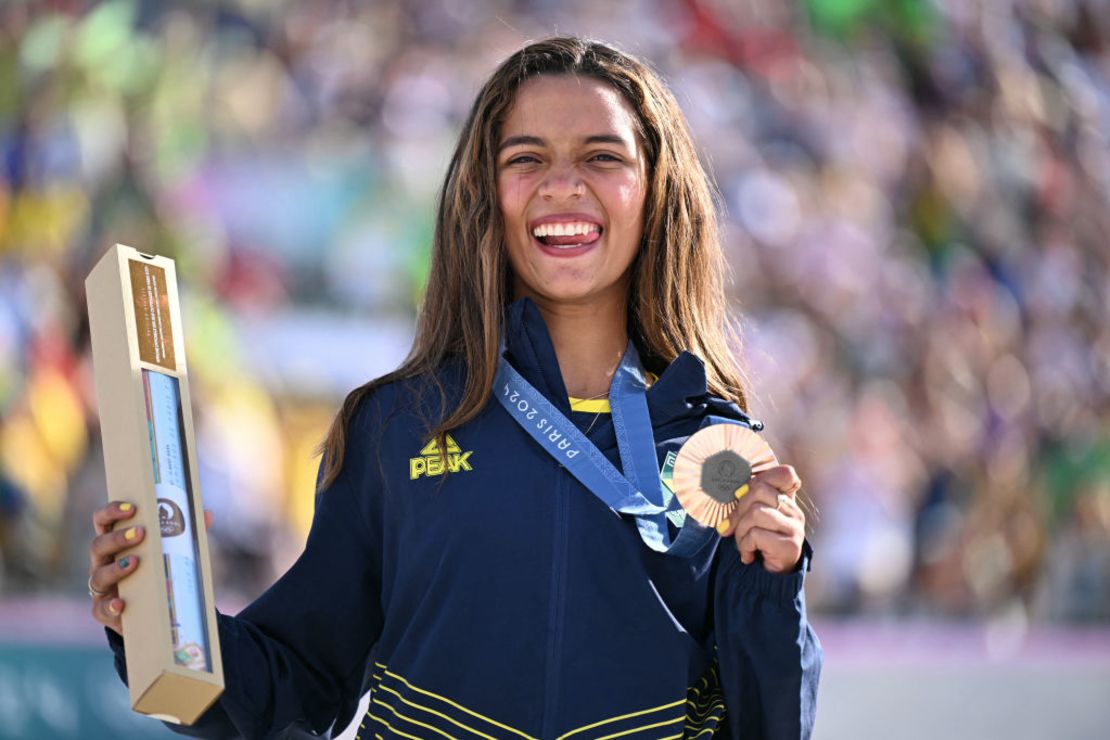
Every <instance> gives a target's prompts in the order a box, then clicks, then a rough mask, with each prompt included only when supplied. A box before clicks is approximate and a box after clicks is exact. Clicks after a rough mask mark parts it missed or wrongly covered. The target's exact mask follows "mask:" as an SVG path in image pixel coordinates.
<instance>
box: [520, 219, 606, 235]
mask: <svg viewBox="0 0 1110 740" xmlns="http://www.w3.org/2000/svg"><path fill="white" fill-rule="evenodd" d="M600 230H601V227H600V226H598V225H597V224H591V223H586V222H584V221H574V222H570V223H549V224H540V225H539V226H537V227H536V228H534V229H532V234H533V236H536V237H541V236H572V235H574V234H590V233H593V232H595V231H600Z"/></svg>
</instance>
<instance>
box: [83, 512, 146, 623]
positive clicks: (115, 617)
mask: <svg viewBox="0 0 1110 740" xmlns="http://www.w3.org/2000/svg"><path fill="white" fill-rule="evenodd" d="M133 516H135V505H134V504H131V503H128V502H126V501H113V502H112V503H110V504H108V505H107V506H104V507H102V508H100V509H97V510H96V511H94V512H93V527H95V529H96V536H95V537H94V538H93V541H92V545H91V546H90V547H89V596H90V597H92V615H93V619H95V620H96V621H98V622H100V623H101V624H103V625H104V626H106V627H109V628H111V629H112V630H115V632H116V633H117V634H119V635H123V624H122V623H121V622H120V615H121V614H123V610H124V607H125V606H126V604H124V603H123V599H121V598H120V597H119V588H118V584H119V582H120V581H121V580H122V579H124V578H126V577H127V576H129V575H131V574H132V573H134V572H135V569H136V568H137V567H139V558H138V556H137V555H135V554H134V553H130V554H127V555H125V556H123V557H122V558H119V559H118V560H117V559H116V556H117V555H119V554H120V553H121V552H123V551H124V550H128V549H130V548H132V547H134V546H135V545H137V544H139V543H140V542H142V541H143V537H144V536H145V535H146V532H145V531H144V529H143V527H141V526H133V527H120V528H119V529H116V530H113V526H114V525H115V523H116V522H118V521H122V520H124V519H130V518H131V517H133Z"/></svg>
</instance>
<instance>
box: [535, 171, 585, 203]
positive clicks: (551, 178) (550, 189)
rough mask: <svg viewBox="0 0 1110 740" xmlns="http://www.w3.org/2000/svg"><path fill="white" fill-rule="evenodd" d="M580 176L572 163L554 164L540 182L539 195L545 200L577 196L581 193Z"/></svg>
mask: <svg viewBox="0 0 1110 740" xmlns="http://www.w3.org/2000/svg"><path fill="white" fill-rule="evenodd" d="M582 188H583V185H582V178H581V176H580V175H579V173H578V169H577V168H576V167H574V165H572V164H569V163H567V164H554V165H552V166H551V169H549V170H548V171H547V176H546V177H545V178H544V179H543V182H541V183H540V190H539V193H540V195H541V196H542V197H543V198H545V199H547V200H560V199H562V198H577V197H579V196H581V195H582Z"/></svg>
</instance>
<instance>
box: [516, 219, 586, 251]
mask: <svg viewBox="0 0 1110 740" xmlns="http://www.w3.org/2000/svg"><path fill="white" fill-rule="evenodd" d="M602 230H603V229H602V227H601V225H600V224H594V223H586V222H576V223H566V224H558V223H555V224H542V225H540V226H537V227H536V228H534V229H532V236H533V237H534V238H535V239H536V241H538V242H539V243H540V244H542V245H544V246H545V247H551V248H554V249H574V248H576V247H584V246H588V245H590V244H593V243H594V242H596V241H597V240H598V239H600V238H601V232H602Z"/></svg>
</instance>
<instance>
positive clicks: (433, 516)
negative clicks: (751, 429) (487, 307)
mask: <svg viewBox="0 0 1110 740" xmlns="http://www.w3.org/2000/svg"><path fill="white" fill-rule="evenodd" d="M506 341H507V357H508V358H509V360H510V361H511V362H512V364H513V365H514V367H516V368H517V369H518V370H519V371H520V372H521V374H522V375H524V377H525V378H526V379H527V380H528V381H529V382H530V383H531V384H532V385H533V386H535V387H536V389H537V390H539V391H540V392H541V393H543V394H544V395H545V396H547V398H548V399H550V400H551V402H552V403H554V404H555V405H556V406H557V407H559V408H560V409H561V410H562V411H563V412H564V413H565V414H566V415H567V416H568V418H571V419H572V421H574V423H575V424H578V425H579V427H580V428H581V429H583V430H585V429H586V428H587V427H589V426H590V424H591V422H594V421H595V420H596V423H594V424H593V427H592V429H591V430H590V432H589V437H590V438H591V439H592V440H593V442H594V443H595V444H596V445H597V446H598V448H599V449H601V451H602V452H603V453H605V454H606V456H607V457H609V459H610V460H612V462H613V463H614V464H615V465H616V466H617V467H618V468H619V467H620V458H619V454H618V451H617V448H616V443H615V439H614V435H613V426H612V423H611V421H610V419H609V417H608V415H603V416H602V417H600V418H597V417H596V416H595V414H593V413H578V412H572V411H571V410H570V406H569V402H568V400H567V393H566V389H565V387H564V385H563V381H562V377H561V375H560V373H559V366H558V362H557V360H556V357H555V352H554V348H553V346H552V344H551V340H550V337H549V336H548V334H547V329H546V326H545V325H544V322H543V319H542V317H541V316H540V314H539V312H538V310H537V309H536V307H535V306H534V305H533V304H532V303H531V302H530V301H528V300H522V301H518V302H516V303H514V304H513V305H512V306H511V307H510V309H509V316H508V326H507V332H506ZM463 378H464V375H463V372H462V370H461V368H459V367H446V368H444V370H443V371H442V373H441V379H442V380H443V382H444V383H445V385H446V386H447V389H448V393H449V396H448V399H449V400H450V394H451V393H454V392H461V384H462V382H463ZM647 398H648V403H649V409H650V414H651V419H652V424H653V427H654V434H655V441H656V446H657V450H658V453H659V458H660V463H661V465H662V463H663V461H664V459H665V458H666V456H667V453H668V452H671V451H675V450H677V449H678V447H679V446H680V445H681V444H682V442H683V441H685V439H686V438H687V437H688V436H689V435H690V434H692V433H693V432H694V431H696V430H697V429H698V428H699V427H700V426H701V424H702V423H703V420H704V419H705V417H706V416H708V415H714V416H724V417H728V418H731V419H733V420H735V421H738V422H741V423H745V424H750V423H751V421H750V419H749V418H748V416H747V415H746V414H744V413H743V412H742V411H741V410H740V409H739V408H738V407H737V406H736V405H735V404H732V403H728V402H725V401H723V400H721V399H718V398H713V397H710V396H709V395H708V394H707V390H706V379H705V371H704V368H703V365H702V363H701V361H700V360H698V359H697V358H695V357H694V356H693V355H690V354H683V355H681V356H680V357H678V358H677V359H676V360H675V361H674V362H673V363H671V365H670V366H669V367H667V368H666V369H665V370H664V371H663V372H662V373H660V375H659V378H658V380H657V381H656V382H655V383H654V384H653V385H652V386H651V388H650V389H649V390H648V394H647ZM439 403H440V401H439V395H438V393H435V392H431V391H428V390H427V389H426V387H423V386H422V385H421V384H420V383H419V382H418V381H416V380H412V381H402V382H397V383H392V384H389V385H386V386H384V387H382V388H381V389H379V390H377V391H376V392H374V393H373V394H372V395H371V396H370V397H368V398H367V399H366V400H365V401H364V402H363V403H362V404H361V406H360V407H359V409H358V412H357V414H356V415H355V417H354V418H353V420H352V422H351V426H350V429H349V431H348V435H347V447H346V458H345V462H344V465H343V470H342V472H341V474H340V475H339V477H338V478H337V479H336V481H335V482H334V483H333V484H332V485H331V486H329V487H328V488H327V489H326V490H324V491H322V492H321V493H319V494H318V496H317V501H316V513H315V517H314V520H313V524H312V529H311V532H310V534H309V536H308V542H307V545H306V547H305V551H304V553H303V554H302V555H301V557H300V558H299V559H298V560H297V562H296V563H295V564H294V565H293V567H292V568H291V569H290V570H289V571H288V572H287V573H286V574H285V575H283V576H282V577H281V578H280V579H279V580H278V581H277V583H275V584H274V585H273V586H272V587H271V588H270V589H269V590H267V591H266V592H265V593H264V594H263V595H262V596H261V597H259V599H258V600H257V601H255V602H254V603H253V604H251V605H250V606H248V607H247V608H246V609H244V610H243V612H242V613H240V614H239V615H237V616H229V615H223V614H221V615H220V616H219V619H218V621H219V640H220V649H221V650H222V653H223V659H224V670H225V681H226V686H227V688H226V691H225V693H224V694H223V696H222V697H221V699H220V700H219V701H218V702H217V703H216V704H215V705H214V706H213V707H212V708H211V709H210V710H209V711H208V712H207V713H206V714H205V715H204V716H203V717H202V718H201V719H200V720H199V721H198V723H197V724H196V725H194V726H193V727H178V726H174V725H171V728H172V729H174V730H176V731H178V732H183V733H185V734H191V735H198V736H203V737H239V736H242V737H247V738H269V737H302V736H305V735H306V734H311V733H317V734H321V735H326V734H327V733H328V731H329V730H333V731H334V732H335V733H336V734H338V732H339V730H341V729H342V728H344V727H345V726H346V725H347V724H348V723H349V722H350V721H351V720H352V719H354V720H355V721H356V722H358V723H359V724H360V728H359V735H358V736H359V737H360V738H376V737H382V738H390V737H405V738H412V737H417V738H441V737H454V738H472V737H483V738H543V739H544V740H555V739H556V738H559V739H560V740H561V739H562V738H574V739H575V740H585V739H586V738H595V739H596V738H617V737H620V738H627V739H630V740H631V739H637V740H638V739H639V738H694V737H703V738H704V737H710V736H713V737H729V738H798V737H808V736H809V734H810V732H811V729H812V726H813V721H814V714H815V701H816V695H817V683H818V677H819V674H820V670H821V663H822V652H821V647H820V644H819V643H818V640H817V637H816V636H815V635H814V633H813V631H812V629H811V628H810V625H809V623H808V621H807V618H806V609H805V597H804V594H803V590H802V586H803V581H804V577H805V572H806V570H807V569H808V565H809V557H810V550H809V546H808V544H807V545H806V547H805V554H804V557H803V560H802V563H801V564H800V566H799V568H798V569H797V570H796V572H793V573H787V574H772V573H770V572H768V571H766V570H764V569H763V567H762V565H761V564H760V563H759V562H758V561H757V562H756V563H754V564H752V565H743V564H742V563H741V562H740V560H739V556H738V553H737V551H736V548H735V546H734V545H733V544H732V542H731V541H728V542H725V541H722V540H721V539H720V538H719V537H716V536H714V537H711V538H707V544H706V545H705V546H704V547H703V548H702V549H701V550H700V551H698V552H697V553H695V555H694V556H692V557H690V558H688V559H681V558H676V557H670V556H665V555H661V554H658V553H655V552H653V551H651V550H650V549H648V548H647V547H646V546H645V545H644V544H643V543H642V542H641V540H640V537H639V535H638V533H637V530H636V525H635V522H634V521H633V520H632V519H631V518H629V517H618V516H614V514H613V512H612V511H611V510H609V509H608V508H607V507H606V506H605V505H604V504H602V503H601V502H600V501H599V500H598V499H597V498H596V497H595V496H594V495H593V494H592V493H591V492H590V491H589V490H587V489H586V488H584V487H583V486H582V485H581V484H580V483H579V482H578V481H577V480H576V479H575V478H573V477H572V476H571V475H570V474H569V473H568V472H567V471H566V470H565V469H563V468H561V467H560V466H559V464H558V463H557V462H555V461H554V460H553V459H552V458H551V457H549V456H548V455H547V454H546V453H545V452H544V451H543V450H542V449H541V448H540V447H539V445H538V444H537V443H536V442H534V441H533V440H532V439H531V438H529V437H528V436H527V434H526V433H525V432H524V431H523V430H522V429H520V428H519V427H518V426H517V424H516V422H515V421H513V420H512V419H511V418H510V417H509V415H508V414H507V413H506V411H505V410H504V409H503V408H502V407H501V405H500V404H499V403H498V402H497V401H496V400H495V399H492V398H491V399H490V401H489V403H488V404H487V405H486V407H485V409H484V410H483V411H482V413H481V414H480V415H479V416H478V417H477V418H475V419H474V420H473V421H471V422H470V423H468V424H466V425H464V426H462V427H460V428H458V429H456V430H454V431H453V432H452V433H451V436H450V440H449V441H448V445H447V446H448V449H447V460H446V466H447V468H448V471H447V472H446V474H445V473H444V470H443V464H442V463H441V462H440V458H439V455H438V450H436V449H433V445H431V444H430V443H429V440H428V438H427V429H428V427H427V417H429V416H434V415H435V413H436V412H437V411H438V410H439ZM757 426H758V425H757ZM231 526H233V524H232V525H231ZM683 526H700V525H698V524H697V523H696V522H693V520H692V519H688V520H687V523H686V524H684V525H683ZM109 641H110V643H111V644H112V646H113V649H114V650H115V652H116V666H117V670H119V672H120V674H121V677H123V678H124V679H125V680H126V676H124V663H123V656H122V650H123V649H122V643H121V642H120V640H119V638H118V637H117V636H116V635H115V633H113V632H110V631H109ZM367 690H369V691H370V692H371V701H370V707H369V711H368V712H367V713H366V714H365V715H363V716H361V717H354V715H355V712H356V711H357V706H358V701H359V698H360V697H361V696H362V695H363V694H364V693H365V692H366V691H367Z"/></svg>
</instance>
